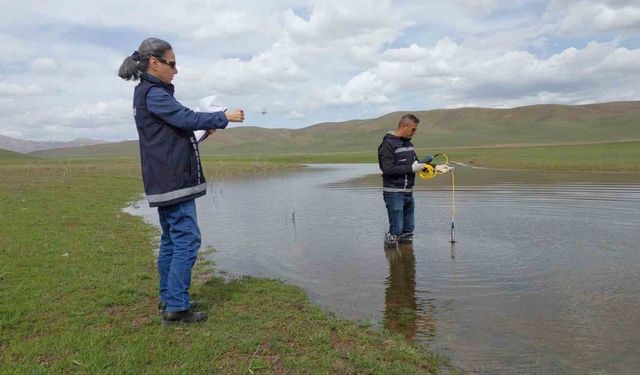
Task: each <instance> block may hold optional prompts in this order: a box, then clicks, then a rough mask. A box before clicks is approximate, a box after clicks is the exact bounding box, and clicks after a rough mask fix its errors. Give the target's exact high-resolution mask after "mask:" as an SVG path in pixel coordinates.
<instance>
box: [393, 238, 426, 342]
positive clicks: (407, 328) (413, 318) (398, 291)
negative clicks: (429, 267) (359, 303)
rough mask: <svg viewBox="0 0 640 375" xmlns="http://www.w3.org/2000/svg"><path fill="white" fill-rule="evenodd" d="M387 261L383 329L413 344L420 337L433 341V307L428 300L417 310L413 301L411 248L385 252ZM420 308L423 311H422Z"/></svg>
mask: <svg viewBox="0 0 640 375" xmlns="http://www.w3.org/2000/svg"><path fill="white" fill-rule="evenodd" d="M385 255H386V257H387V260H388V261H389V276H388V277H387V279H386V280H385V285H386V288H385V292H384V297H385V298H384V302H385V307H384V317H383V323H384V326H385V328H387V329H388V330H389V331H391V332H397V333H401V334H403V335H404V336H405V337H406V338H407V339H408V340H411V341H415V340H416V333H417V332H419V333H420V336H421V337H431V338H433V337H435V320H433V318H432V317H433V313H434V309H435V306H434V304H433V301H432V300H429V301H427V303H426V306H421V304H419V303H418V298H417V297H416V277H415V276H416V257H415V255H414V252H413V245H412V244H401V245H400V247H399V248H397V249H385ZM424 307H427V308H426V309H425V308H424Z"/></svg>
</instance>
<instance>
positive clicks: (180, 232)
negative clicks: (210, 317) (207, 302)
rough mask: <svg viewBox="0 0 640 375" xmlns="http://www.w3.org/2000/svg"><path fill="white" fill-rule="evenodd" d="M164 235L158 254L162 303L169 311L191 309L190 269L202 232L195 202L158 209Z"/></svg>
mask: <svg viewBox="0 0 640 375" xmlns="http://www.w3.org/2000/svg"><path fill="white" fill-rule="evenodd" d="M158 215H159V216H160V226H161V227H162V236H161V237H160V251H159V252H158V273H159V274H160V300H161V301H163V302H166V303H167V308H166V311H183V310H188V309H189V308H190V307H191V305H190V301H189V287H190V286H191V269H192V268H193V265H194V264H195V262H196V257H197V255H198V250H199V249H200V229H199V228H198V219H197V217H196V202H195V200H194V199H191V200H188V201H186V202H180V203H176V204H174V205H171V206H165V207H158Z"/></svg>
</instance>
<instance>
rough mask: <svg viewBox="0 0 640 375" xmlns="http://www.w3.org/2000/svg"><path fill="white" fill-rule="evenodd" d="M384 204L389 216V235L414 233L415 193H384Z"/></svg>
mask: <svg viewBox="0 0 640 375" xmlns="http://www.w3.org/2000/svg"><path fill="white" fill-rule="evenodd" d="M382 196H383V197H384V203H385V204H386V205H387V215H388V216H389V233H391V234H393V235H397V236H398V235H401V234H403V233H413V229H414V227H415V218H414V214H413V211H414V208H415V205H414V203H413V193H391V192H386V191H385V192H383V193H382Z"/></svg>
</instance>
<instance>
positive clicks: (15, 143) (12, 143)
mask: <svg viewBox="0 0 640 375" xmlns="http://www.w3.org/2000/svg"><path fill="white" fill-rule="evenodd" d="M101 143H108V142H106V141H102V140H97V139H87V138H78V139H74V140H73V141H69V142H46V141H45V142H42V141H29V140H24V139H16V138H11V137H6V136H3V135H0V148H2V149H5V150H9V151H15V152H21V153H28V152H34V151H38V150H48V149H54V148H62V147H81V146H91V145H97V144H101Z"/></svg>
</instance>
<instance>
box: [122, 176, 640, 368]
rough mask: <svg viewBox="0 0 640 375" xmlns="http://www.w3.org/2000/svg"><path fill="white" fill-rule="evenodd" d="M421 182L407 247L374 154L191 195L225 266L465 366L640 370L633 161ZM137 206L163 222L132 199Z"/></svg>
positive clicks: (639, 238)
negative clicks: (285, 286)
mask: <svg viewBox="0 0 640 375" xmlns="http://www.w3.org/2000/svg"><path fill="white" fill-rule="evenodd" d="M455 172H456V174H455V178H456V181H455V182H456V200H455V201H456V212H455V226H456V240H457V241H458V242H457V243H456V248H455V249H452V247H451V244H450V243H449V240H450V227H451V215H452V196H451V190H450V186H451V178H450V175H444V176H438V177H437V178H435V179H433V180H431V181H428V182H424V181H420V182H419V185H418V187H417V191H416V192H415V193H414V196H415V201H416V234H415V243H414V245H413V247H411V246H402V247H401V248H400V249H399V250H397V251H385V250H384V249H383V246H382V240H383V235H384V231H385V229H387V225H388V224H387V217H386V210H385V208H384V203H383V201H382V193H381V189H380V185H381V179H380V176H379V175H378V174H379V171H378V167H377V165H363V164H360V165H322V166H310V168H308V170H305V171H303V172H299V173H293V174H287V175H279V176H274V177H272V178H260V179H253V180H243V181H233V182H215V183H214V184H212V185H211V186H210V191H209V193H208V194H207V195H206V196H205V197H202V198H200V199H198V218H199V224H200V227H201V231H202V234H203V247H206V246H212V247H214V248H215V249H217V250H218V251H217V252H216V253H215V254H214V255H213V258H214V260H215V263H216V268H217V269H219V270H223V271H225V272H226V273H228V274H230V275H245V274H246V275H257V276H267V277H272V278H278V279H282V280H286V281H288V282H290V283H292V284H295V285H300V286H302V287H303V288H304V289H305V290H306V291H307V292H308V293H309V295H310V296H311V298H312V299H313V300H314V301H315V302H316V303H318V304H319V305H321V306H324V307H326V308H327V309H329V310H332V311H335V312H337V313H338V314H339V315H341V316H344V317H347V318H352V319H360V320H365V321H371V322H373V323H374V324H376V325H379V326H384V327H386V328H388V329H390V330H393V331H396V332H400V333H402V334H403V335H405V336H406V337H407V338H409V339H411V340H415V341H416V342H419V343H422V344H425V345H427V346H428V347H430V348H432V349H433V350H435V351H437V352H440V353H444V354H446V355H449V356H450V357H451V359H452V364H453V365H455V366H459V367H461V368H463V369H464V370H466V371H467V372H469V373H486V374H495V373H506V374H533V373H540V374H549V373H557V374H574V373H575V374H585V373H597V374H637V373H639V372H640V314H639V312H638V311H640V231H639V227H640V175H637V174H636V175H633V174H580V173H542V172H515V171H497V170H488V169H475V168H468V167H462V166H458V168H457V169H456V171H455ZM131 211H132V212H134V213H136V214H139V215H143V216H145V217H146V218H147V220H149V221H150V222H154V223H156V222H157V218H156V216H157V215H156V212H155V210H152V209H149V208H147V207H146V202H144V201H142V202H138V203H137V204H136V205H134V206H133V207H132V208H131Z"/></svg>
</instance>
